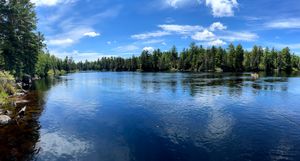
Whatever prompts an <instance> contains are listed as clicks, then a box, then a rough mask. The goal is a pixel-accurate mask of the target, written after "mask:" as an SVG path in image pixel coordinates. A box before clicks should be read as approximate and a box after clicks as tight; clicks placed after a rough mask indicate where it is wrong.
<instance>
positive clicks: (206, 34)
mask: <svg viewBox="0 0 300 161" xmlns="http://www.w3.org/2000/svg"><path fill="white" fill-rule="evenodd" d="M215 37H216V36H215V34H214V33H212V32H210V31H208V30H207V29H205V30H203V31H201V32H196V33H195V34H194V35H192V39H194V40H198V41H207V40H213V39H215Z"/></svg>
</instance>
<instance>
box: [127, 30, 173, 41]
mask: <svg viewBox="0 0 300 161" xmlns="http://www.w3.org/2000/svg"><path fill="white" fill-rule="evenodd" d="M170 34H171V33H169V32H166V31H155V32H148V33H144V34H136V35H132V36H131V38H134V39H139V40H143V39H149V38H155V37H162V36H167V35H170Z"/></svg>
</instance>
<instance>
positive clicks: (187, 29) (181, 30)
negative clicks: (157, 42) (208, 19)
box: [158, 24, 203, 35]
mask: <svg viewBox="0 0 300 161" xmlns="http://www.w3.org/2000/svg"><path fill="white" fill-rule="evenodd" d="M158 27H159V28H161V29H162V30H164V31H167V32H175V33H178V34H183V35H186V34H190V33H192V32H195V31H200V30H202V29H203V27H202V26H197V25H196V26H191V25H174V24H172V25H158Z"/></svg>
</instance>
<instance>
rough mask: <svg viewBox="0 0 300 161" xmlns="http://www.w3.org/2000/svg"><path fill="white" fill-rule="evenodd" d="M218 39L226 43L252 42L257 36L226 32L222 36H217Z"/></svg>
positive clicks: (247, 33) (248, 33)
mask: <svg viewBox="0 0 300 161" xmlns="http://www.w3.org/2000/svg"><path fill="white" fill-rule="evenodd" d="M219 38H221V39H224V40H227V41H254V40H256V39H258V38H259V36H258V35H257V34H255V33H251V32H233V31H226V32H225V33H224V34H223V35H221V36H219Z"/></svg>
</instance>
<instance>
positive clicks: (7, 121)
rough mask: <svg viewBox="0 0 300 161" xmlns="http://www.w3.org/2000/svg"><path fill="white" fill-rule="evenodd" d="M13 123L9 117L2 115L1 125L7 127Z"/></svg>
mask: <svg viewBox="0 0 300 161" xmlns="http://www.w3.org/2000/svg"><path fill="white" fill-rule="evenodd" d="M10 121H11V118H10V117H9V116H7V115H0V125H6V124H8V123H9V122H10Z"/></svg>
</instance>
